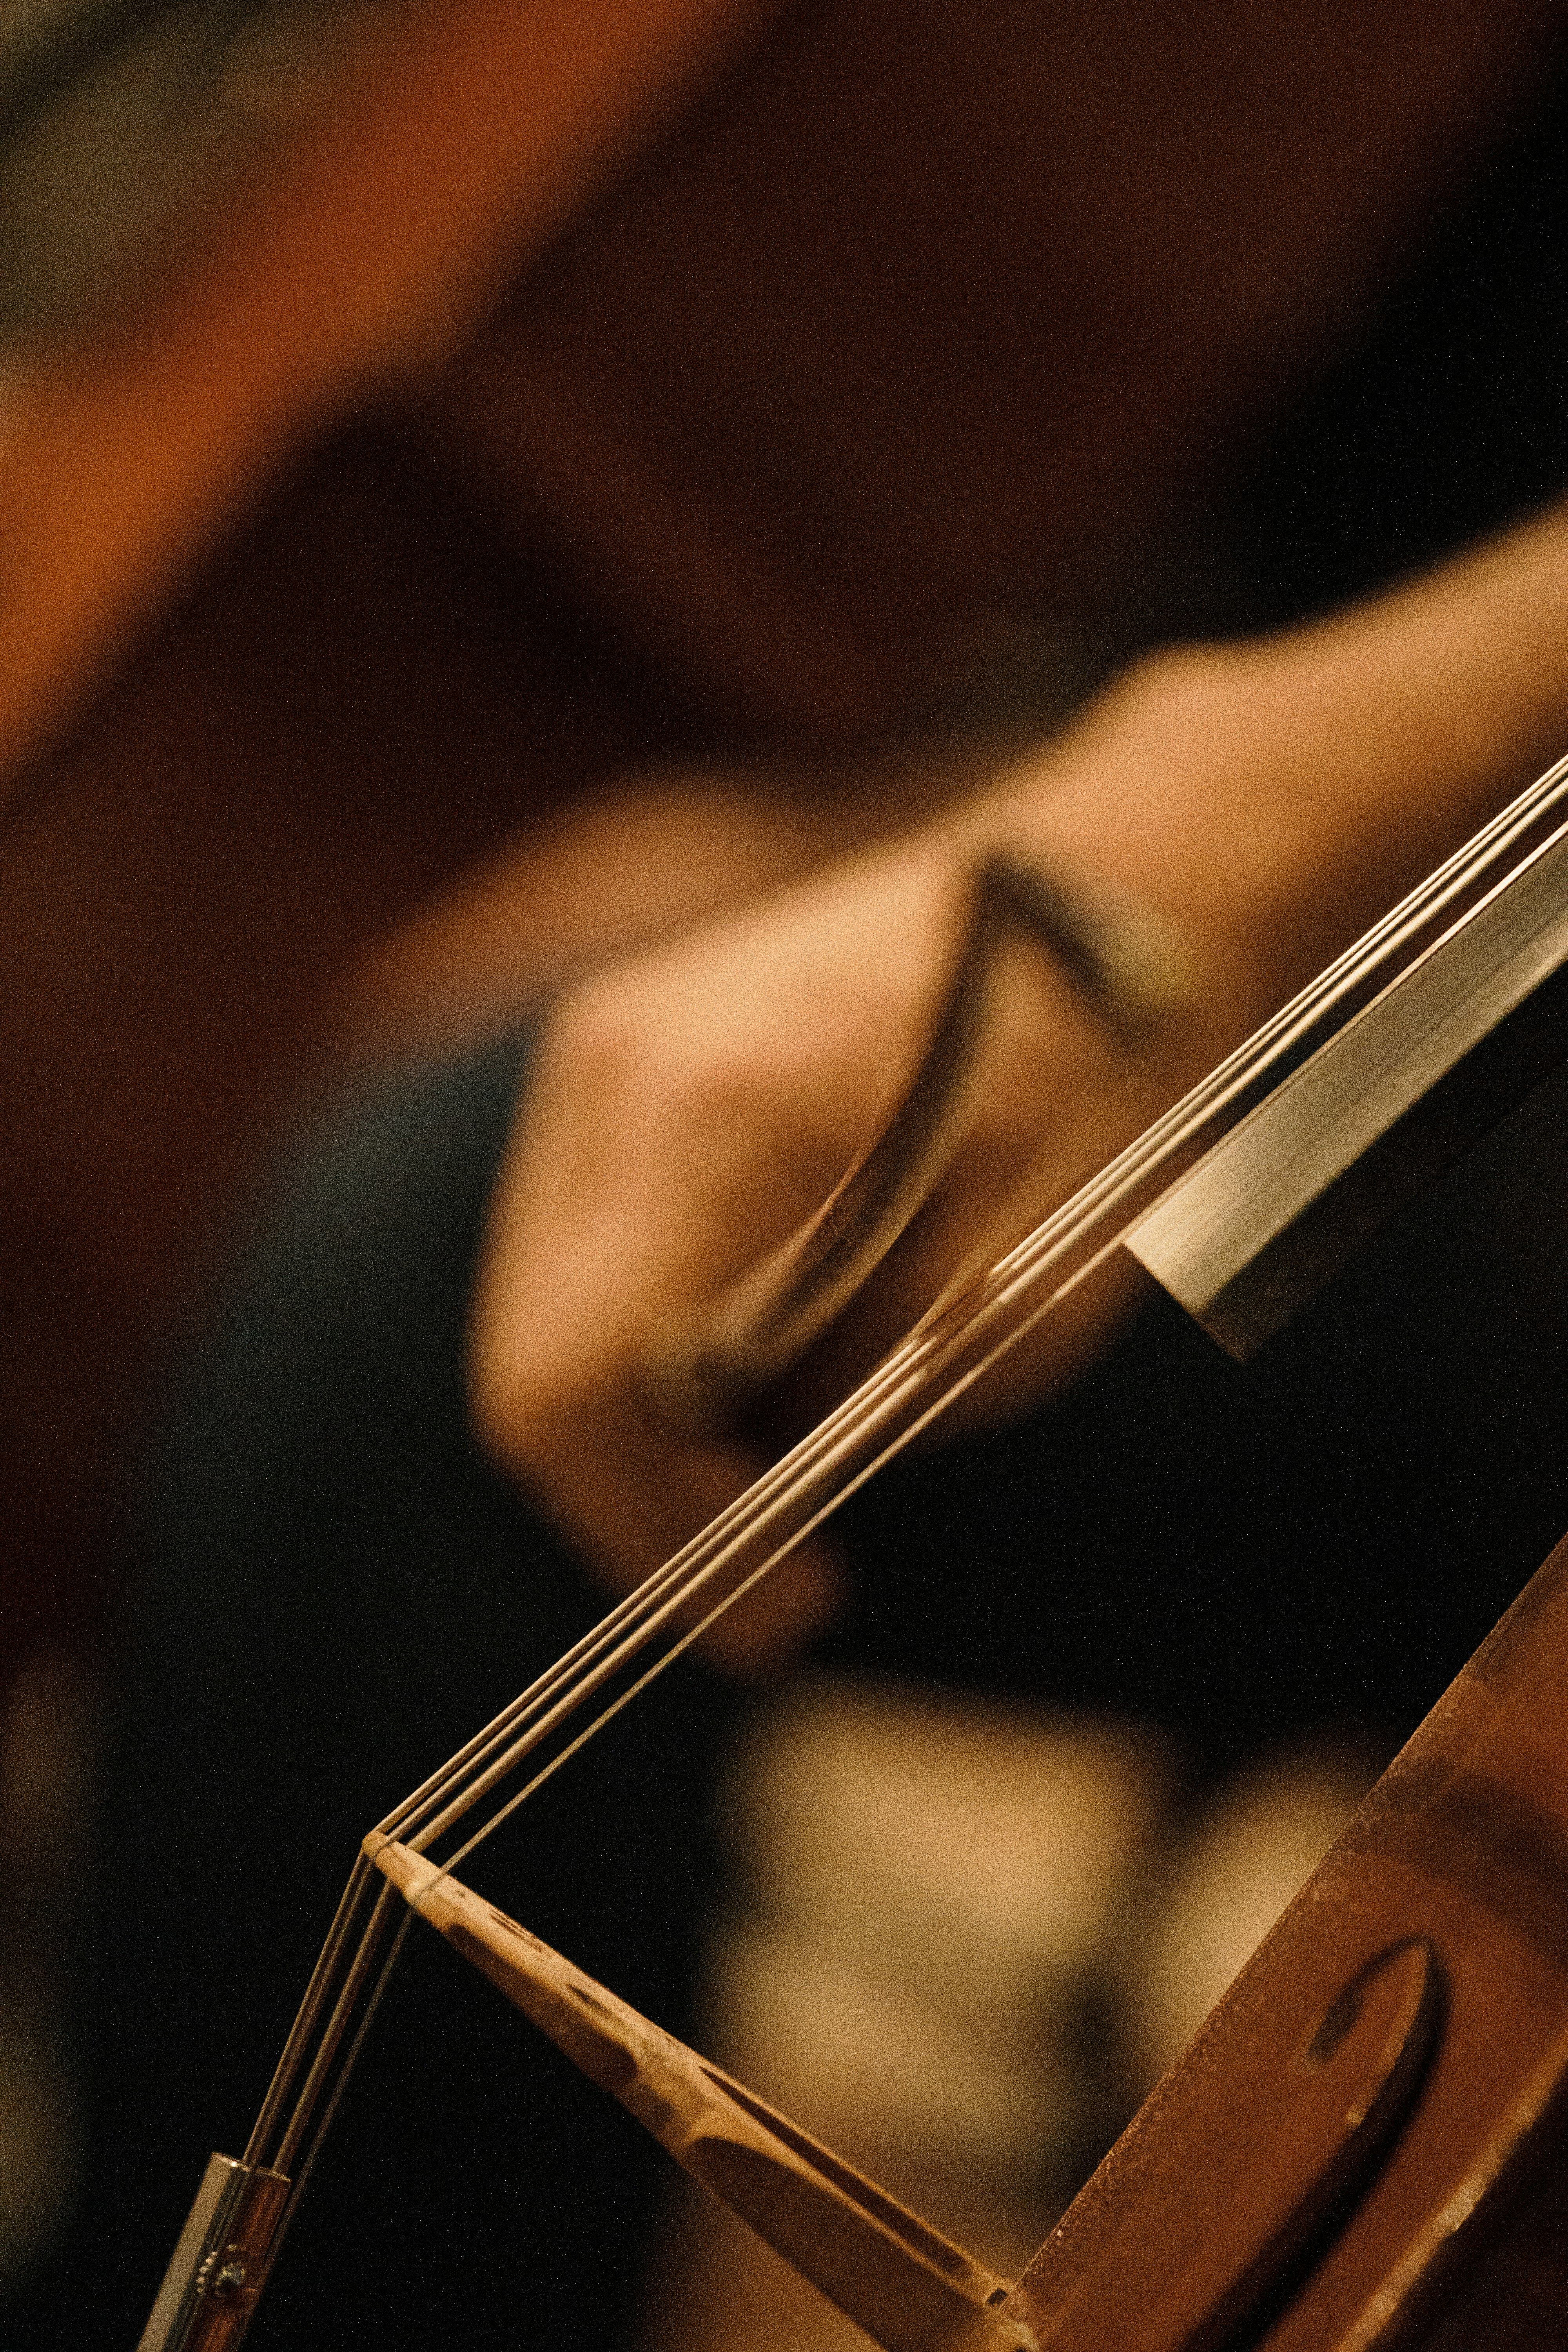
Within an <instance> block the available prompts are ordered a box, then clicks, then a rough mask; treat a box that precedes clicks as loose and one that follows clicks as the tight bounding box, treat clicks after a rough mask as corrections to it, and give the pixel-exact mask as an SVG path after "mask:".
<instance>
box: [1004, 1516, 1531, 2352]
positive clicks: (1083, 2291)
mask: <svg viewBox="0 0 1568 2352" xmlns="http://www.w3.org/2000/svg"><path fill="white" fill-rule="evenodd" d="M1565 1703H1568V1544H1564V1545H1563V1546H1560V1547H1559V1549H1558V1550H1557V1551H1556V1552H1554V1553H1553V1555H1552V1559H1550V1560H1549V1561H1548V1562H1547V1564H1546V1566H1545V1567H1544V1568H1543V1569H1542V1570H1541V1571H1540V1573H1539V1575H1538V1576H1537V1577H1536V1578H1535V1579H1534V1580H1533V1581H1532V1582H1531V1584H1530V1585H1529V1586H1528V1587H1527V1589H1526V1591H1524V1593H1523V1594H1522V1595H1521V1598H1520V1600H1519V1601H1518V1602H1517V1603H1516V1604H1515V1606H1514V1608H1513V1609H1512V1610H1511V1611H1510V1612H1509V1614H1508V1616H1507V1617H1505V1618H1504V1620H1503V1621H1502V1623H1501V1624H1500V1626H1499V1627H1498V1629H1497V1631H1496V1633H1494V1634H1493V1635H1492V1636H1491V1638H1490V1639H1489V1641H1488V1642H1487V1643H1486V1644H1485V1645H1484V1646H1483V1648H1482V1649H1481V1650H1480V1651H1479V1653H1478V1654H1477V1656H1476V1657H1475V1658H1474V1659H1473V1660H1472V1662H1471V1664H1469V1665H1468V1667H1467V1668H1466V1669H1465V1671H1464V1673H1463V1674H1462V1675H1460V1676H1459V1678H1458V1681H1457V1682H1456V1683H1455V1684H1454V1685H1453V1686H1452V1688H1451V1689H1450V1691H1449V1692H1448V1694H1447V1696H1446V1697H1445V1698H1444V1700H1443V1701H1442V1703H1441V1704H1440V1705H1439V1706H1437V1707H1436V1709H1435V1710H1434V1712H1433V1714H1432V1715H1431V1717H1429V1718H1428V1720H1427V1721H1426V1724H1424V1725H1423V1727H1422V1728H1421V1729H1420V1731H1419V1732H1418V1733H1417V1734H1416V1735H1415V1738H1413V1739H1412V1740H1411V1741H1410V1743H1409V1744H1408V1746H1407V1747H1406V1748H1405V1750H1404V1752H1403V1753H1402V1754H1401V1755H1400V1757H1399V1758H1398V1759H1396V1761H1395V1762H1394V1765H1393V1766H1392V1767H1391V1768H1390V1769H1389V1770H1388V1772H1387V1773H1386V1774H1385V1775H1384V1778H1383V1780H1380V1781H1379V1783H1378V1785H1377V1787H1376V1788H1375V1789H1374V1790H1373V1793H1372V1795H1371V1796H1370V1797H1369V1798H1368V1799H1367V1801H1366V1802H1365V1804H1364V1805H1363V1807H1362V1808H1361V1810H1360V1811H1359V1812H1358V1813H1357V1814H1356V1815H1355V1817H1354V1819H1353V1820H1352V1822H1351V1823H1350V1826H1349V1827H1348V1828H1347V1830H1346V1831H1345V1832H1344V1834H1343V1836H1342V1838H1341V1839H1340V1840H1339V1842H1338V1843H1337V1844H1336V1845H1335V1846H1334V1847H1333V1848H1332V1850H1331V1853H1329V1854H1328V1856H1327V1857H1326V1859H1325V1860H1324V1862H1323V1863H1322V1864H1321V1866H1320V1867H1319V1869H1318V1870H1317V1871H1315V1872H1314V1874H1313V1875H1312V1876H1311V1878H1310V1879H1309V1881H1308V1882H1307V1885H1305V1886H1304V1887H1303V1888H1302V1890H1301V1892H1300V1895H1298V1896H1297V1898H1296V1900H1295V1901H1294V1902H1293V1903H1292V1904H1291V1906H1290V1907H1289V1910H1288V1911H1287V1912H1286V1913H1285V1915H1284V1916H1283V1917H1282V1918H1281V1920H1280V1921H1279V1925H1278V1927H1275V1929H1274V1930H1273V1932H1272V1933H1271V1934H1270V1935H1269V1936H1268V1937H1267V1939H1266V1940H1265V1942H1264V1943H1263V1944H1262V1945H1261V1947H1260V1948H1259V1949H1258V1953H1257V1954H1256V1956H1255V1957H1254V1958H1253V1959H1252V1960H1251V1961H1250V1962H1249V1963H1248V1964H1247V1968H1246V1969H1243V1971H1242V1973H1241V1975H1240V1976H1239V1977H1238V1978H1237V1980H1236V1983H1235V1984H1234V1985H1233V1987H1232V1988H1231V1990H1230V1991H1229V1992H1228V1993H1227V1994H1226V1997H1225V1999H1224V2000H1222V2001H1221V2003H1220V2004H1219V2007H1218V2008H1217V2009H1216V2010H1215V2012H1214V2014H1213V2016H1212V2017H1211V2018H1210V2019H1209V2021H1208V2022H1207V2024H1206V2025H1205V2027H1204V2028H1203V2029H1202V2031H1201V2032H1200V2033H1199V2034H1198V2036H1197V2038H1196V2040H1195V2041H1194V2042H1193V2044H1192V2046H1191V2048H1190V2049H1189V2050H1188V2051H1187V2053H1185V2055H1184V2057H1183V2058H1182V2059H1181V2060H1180V2061H1179V2062H1178V2063H1177V2064H1176V2066H1175V2067H1174V2068H1173V2070H1172V2072H1171V2073H1170V2074H1168V2075H1167V2076H1166V2078H1165V2080H1164V2081H1163V2083H1162V2084H1160V2085H1159V2087H1158V2088H1157V2090H1156V2091H1155V2092H1154V2094H1153V2095H1152V2097H1151V2099H1150V2100H1149V2101H1148V2103H1147V2105H1145V2106H1144V2108H1143V2109H1142V2112H1141V2114H1140V2115H1139V2116H1138V2117H1137V2119H1136V2120H1135V2122H1134V2123H1133V2124H1132V2126H1131V2127H1130V2129H1129V2130H1128V2132H1127V2133H1126V2135H1125V2136H1124V2137H1123V2138H1122V2139H1121V2141H1120V2142H1119V2143H1118V2145H1117V2147H1116V2148H1115V2149H1114V2150H1113V2151H1112V2152H1111V2154H1110V2157H1108V2158H1107V2159H1106V2161H1105V2163H1104V2164H1103V2165H1102V2166H1101V2167H1100V2170H1099V2172H1097V2173H1096V2175H1095V2177H1094V2179H1092V2180H1091V2181H1090V2183H1089V2186H1088V2187H1087V2188H1086V2189H1084V2191H1083V2192H1082V2194H1081V2195H1080V2196H1079V2199H1078V2200H1077V2202H1076V2203H1075V2204H1074V2205H1073V2207H1072V2208H1071V2210H1069V2212H1068V2214H1067V2216H1066V2217H1065V2219H1064V2220H1063V2221H1062V2222H1061V2224H1060V2225H1059V2227H1058V2229H1057V2230H1056V2231H1055V2232H1054V2233H1053V2234H1052V2236H1051V2237H1050V2238H1049V2239H1048V2240H1047V2242H1046V2244H1045V2245H1044V2247H1042V2249H1041V2251H1040V2252H1039V2254H1038V2255H1037V2257H1036V2259H1035V2261H1034V2263H1032V2264H1031V2265H1030V2267H1029V2269H1028V2271H1027V2272H1026V2273H1025V2275H1024V2277H1023V2279H1022V2280H1021V2281H1020V2283H1019V2285H1018V2287H1017V2289H1016V2294H1015V2296H1014V2299H1013V2302H1012V2304H1011V2305H1010V2306H1009V2307H1010V2308H1012V2309H1016V2311H1017V2313H1018V2314H1019V2315H1020V2316H1022V2317H1024V2318H1026V2319H1027V2320H1028V2321H1029V2322H1030V2324H1031V2325H1032V2326H1034V2327H1035V2329H1036V2330H1037V2334H1038V2336H1039V2338H1040V2341H1041V2343H1042V2344H1043V2345H1046V2346H1049V2347H1059V2352H1069V2347H1070V2352H1089V2347H1100V2346H1105V2347H1110V2346H1112V2345H1124V2346H1142V2345H1144V2344H1149V2345H1151V2346H1153V2345H1163V2343H1164V2342H1165V2341H1167V2340H1168V2341H1170V2342H1171V2343H1172V2344H1176V2343H1180V2344H1181V2345H1183V2346H1184V2347H1192V2352H1196V2347H1198V2346H1199V2345H1200V2344H1201V2345H1204V2346H1205V2347H1206V2346H1211V2345H1212V2346H1217V2345H1220V2344H1225V2345H1227V2346H1228V2345H1232V2344H1234V2345H1240V2344H1244V2343H1245V2344H1248V2345H1251V2344H1254V2343H1258V2344H1267V2346H1268V2347H1269V2352H1363V2347H1365V2348H1366V2352H1371V2347H1374V2346H1375V2347H1394V2346H1396V2345H1397V2346H1406V2345H1415V2344H1420V2345H1422V2346H1424V2347H1431V2346H1437V2347H1442V2352H1459V2347H1466V2352H1468V2347H1477V2352H1479V2347H1482V2346H1490V2345H1494V2344H1505V2343H1506V2344H1508V2345H1509V2346H1510V2347H1520V2352H1535V2347H1541V2352H1545V2347H1547V2346H1549V2345H1550V2346H1555V2345H1559V2344H1561V2343H1562V2341H1563V2333H1564V2329H1565V2327H1568V2252H1565V2246H1568V2241H1565V2240H1564V2237H1563V2205H1562V2201H1561V2200H1562V2196H1563V2187H1564V2182H1565V2179H1568V1748H1565V1744H1564V1740H1563V1723H1564V1708H1565ZM1415 1937H1418V1938H1421V1939H1423V1940H1424V1941H1425V1942H1426V1944H1428V1945H1429V1946H1430V1948H1431V1949H1432V1951H1433V1953H1434V1954H1435V1956H1436V1961H1437V1964H1438V1966H1439V1968H1440V1969H1441V1970H1442V1974H1443V1979H1444V1983H1445V1989H1446V1990H1445V2011H1446V2013H1445V2016H1444V2020H1443V2023H1442V2029H1441V2034H1440V2039H1439V2041H1438V2043H1437V2047H1436V2052H1435V2053H1434V2055H1433V2057H1432V2060H1431V2062H1430V2066H1429V2070H1428V2072H1427V2074H1426V2080H1425V2083H1424V2085H1423V2087H1422V2089H1421V2091H1420V2095H1419V2096H1418V2097H1417V2098H1416V2099H1415V2103H1414V2105H1413V2106H1412V2108H1411V2110H1410V2113H1409V2116H1408V2119H1407V2121H1406V2122H1405V2124H1404V2126H1403V2127H1402V2128H1401V2129H1400V2130H1399V2132H1398V2134H1397V2135H1396V2137H1394V2142H1393V2145H1392V2147H1391V2149H1390V2151H1389V2153H1388V2155H1387V2157H1386V2159H1385V2160H1384V2164H1383V2166H1382V2168H1381V2169H1380V2171H1379V2172H1378V2173H1377V2175H1376V2177H1375V2179H1373V2182H1372V2184H1371V2185H1370V2187H1368V2188H1366V2189H1364V2191H1363V2192H1361V2193H1359V2194H1358V2195H1356V2196H1355V2197H1354V2198H1353V2199H1352V2200H1351V2201H1350V2204H1349V2207H1348V2210H1345V2211H1343V2212H1342V2213H1341V2214H1340V2215H1338V2216H1333V2217H1331V2218H1330V2220H1329V2221H1328V2223H1327V2224H1326V2225H1325V2229H1324V2232H1323V2242H1321V2244H1320V2245H1319V2246H1317V2247H1316V2248H1314V2249H1312V2250H1311V2253H1310V2262H1309V2263H1308V2265H1307V2271H1308V2274H1307V2275H1306V2277H1305V2279H1304V2281H1303V2282H1302V2283H1300V2284H1299V2286H1298V2287H1297V2288H1296V2291H1295V2292H1294V2293H1293V2294H1289V2296H1288V2297H1287V2298H1286V2299H1285V2300H1284V2303H1283V2307H1282V2308H1279V2307H1273V2306H1271V2305H1270V2302H1269V2300H1268V2298H1267V2297H1265V2298H1263V2299H1261V2300H1260V2301H1259V2302H1257V2303H1255V2304H1254V2305H1253V2306H1252V2308H1251V2309H1250V2310H1249V2311H1244V2312H1242V2313H1240V2314H1238V2315H1236V2317H1235V2319H1234V2322H1233V2324H1232V2325H1231V2326H1227V2327H1226V2328H1224V2329H1217V2330H1215V2329H1210V2330H1207V2331H1205V2329H1204V2328H1201V2327H1199V2328H1194V2329H1193V2330H1191V2331H1188V2332H1183V2333H1178V2334H1174V2335H1172V2336H1169V2337H1168V2338H1166V2337H1164V2336H1162V2334H1161V2332H1160V2329H1159V2326H1158V2325H1157V2324H1156V2322H1157V2318H1158V2314H1159V2311H1160V2309H1161V2306H1162V2302H1163V2294H1164V2286H1165V2282H1166V2278H1167V2275H1168V2273H1169V2271H1170V2269H1171V2267H1172V2266H1173V2262H1174V2261H1175V2259H1176V2256H1177V2254H1178V2252H1179V2248H1178V2247H1177V2244H1176V2242H1175V2241H1176V2238H1177V2235H1178V2234H1179V2231H1180V2230H1181V2228H1182V2227H1186V2228H1187V2229H1188V2230H1189V2231H1190V2230H1192V2229H1193V2228H1194V2225H1195V2227H1196V2240H1195V2242H1196V2244H1197V2247H1198V2249H1199V2252H1200V2257H1201V2255H1202V2253H1203V2252H1204V2250H1205V2249H1206V2248H1207V2247H1209V2246H1211V2245H1212V2246H1213V2247H1214V2249H1215V2258H1216V2261H1217V2259H1218V2251H1219V2249H1220V2247H1221V2245H1222V2244H1223V2241H1224V2235H1225V2233H1224V2231H1223V2230H1215V2231H1213V2232H1212V2234H1211V2233H1205V2231H1204V2229H1203V2226H1202V2223H1203V2217H1204V2215H1205V2212H1206V2210H1208V2208H1209V2203H1210V2200H1212V2199H1213V2197H1214V2196H1215V2190H1216V2187H1218V2186H1219V2185H1220V2184H1222V2183H1223V2180H1224V2179H1225V2177H1226V2167H1227V2164H1228V2163H1230V2162H1231V2161H1232V2160H1233V2159H1235V2158H1237V2156H1238V2155H1239V2156H1241V2157H1244V2158H1246V2159H1247V2161H1249V2162H1250V2164H1251V2165H1252V2166H1253V2167H1254V2168H1257V2170H1258V2171H1259V2172H1264V2171H1267V2168H1268V2167H1269V2166H1270V2165H1271V2164H1274V2163H1277V2162H1279V2161H1280V2160H1281V2151H1280V2149H1279V2146H1278V2144H1277V2141H1276V2139H1275V2137H1273V2135H1274V2134H1275V2133H1277V2132H1278V2130H1279V2127H1280V2125H1281V2122H1282V2119H1283V2109H1284V2107H1285V2104H1286V2096H1285V2095H1286V2090H1287V2085H1288V2084H1289V2078H1290V2075H1291V2072H1292V2069H1293V2068H1295V2067H1297V2066H1299V2064H1300V2058H1301V2052H1302V2048H1303V2037H1304V2036H1305V2035H1306V2034H1308V2033H1310V2031H1311V2030H1312V2027H1313V2024H1314V2021H1315V2020H1316V2019H1317V2018H1318V2017H1320V2016H1321V2013H1322V2011H1323V2009H1324V2006H1325V2005H1326V2004H1327V2003H1328V2002H1329V2001H1331V2000H1332V1999H1333V1998H1334V1996H1335V1994H1336V1992H1338V1991H1339V1990H1340V1989H1341V1988H1342V1987H1344V1986H1346V1985H1348V1984H1350V1983H1351V1982H1352V1979H1355V1977H1356V1976H1357V1974H1358V1972H1359V1971H1360V1970H1361V1969H1363V1968H1364V1967H1365V1966H1366V1964H1367V1963H1368V1961H1369V1960H1371V1959H1373V1958H1375V1957H1376V1955H1378V1954H1379V1953H1381V1952H1384V1951H1386V1950H1387V1949H1389V1948H1391V1947H1393V1946H1395V1945H1398V1944H1400V1943H1402V1942H1405V1941H1406V1940H1407V1939H1410V1938H1415ZM1271 2086H1272V2095H1271ZM1216 2113H1218V2114H1219V2115H1221V2116H1224V2117H1226V2122H1225V2124H1224V2126H1223V2127H1222V2129H1221V2132H1220V2134H1219V2136H1218V2138H1217V2141H1216V2136H1215V2115H1216ZM1173 2184H1175V2186H1176V2187H1177V2189H1179V2192H1180V2193H1179V2196H1178V2197H1177V2198H1175V2199H1174V2200H1173V2198H1172V2195H1171V2189H1172V2186H1173ZM1178 2216H1179V2217H1183V2218H1182V2219H1179V2220H1178V2219H1176V2218H1174V2217H1178ZM1227 2284H1228V2282H1227V2281H1226V2279H1225V2278H1224V2277H1223V2276H1221V2275H1218V2274H1216V2276H1215V2280H1214V2282H1213V2289H1214V2296H1215V2299H1217V2298H1218V2296H1219V2295H1220V2294H1222V2293H1223V2292H1224V2291H1225V2289H1226V2285H1227ZM1277 2305H1278V2297H1277V2298H1276V2306H1277Z"/></svg>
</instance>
